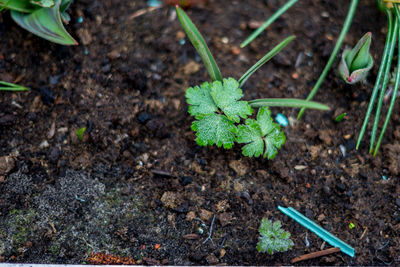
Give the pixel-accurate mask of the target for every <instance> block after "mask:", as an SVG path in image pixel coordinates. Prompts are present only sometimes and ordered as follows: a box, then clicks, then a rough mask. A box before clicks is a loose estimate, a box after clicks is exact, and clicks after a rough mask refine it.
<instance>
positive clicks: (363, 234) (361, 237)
mask: <svg viewBox="0 0 400 267" xmlns="http://www.w3.org/2000/svg"><path fill="white" fill-rule="evenodd" d="M367 230H368V227H366V228H365V230H364V232H363V233H362V234H361V236H360V238H359V240H361V239H363V237H364V236H365V233H366V232H367Z"/></svg>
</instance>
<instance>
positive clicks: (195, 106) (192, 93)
mask: <svg viewBox="0 0 400 267" xmlns="http://www.w3.org/2000/svg"><path fill="white" fill-rule="evenodd" d="M210 91H211V84H210V83H208V82H205V83H203V84H202V85H201V86H200V87H199V86H195V87H190V88H189V89H187V90H186V102H187V103H188V104H190V106H189V113H190V115H192V116H198V115H201V114H212V113H215V112H216V111H217V110H218V108H217V106H216V104H215V103H214V100H213V99H212V97H211V95H210Z"/></svg>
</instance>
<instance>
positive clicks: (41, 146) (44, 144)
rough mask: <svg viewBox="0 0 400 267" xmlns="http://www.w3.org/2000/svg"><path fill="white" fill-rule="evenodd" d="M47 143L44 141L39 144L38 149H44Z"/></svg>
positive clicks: (47, 145)
mask: <svg viewBox="0 0 400 267" xmlns="http://www.w3.org/2000/svg"><path fill="white" fill-rule="evenodd" d="M49 146H50V145H49V142H47V140H44V141H43V142H42V143H40V145H39V147H40V148H46V147H49Z"/></svg>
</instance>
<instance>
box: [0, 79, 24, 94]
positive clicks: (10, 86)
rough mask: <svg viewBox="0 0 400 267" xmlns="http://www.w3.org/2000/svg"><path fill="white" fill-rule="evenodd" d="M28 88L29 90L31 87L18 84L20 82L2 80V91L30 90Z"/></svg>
mask: <svg viewBox="0 0 400 267" xmlns="http://www.w3.org/2000/svg"><path fill="white" fill-rule="evenodd" d="M28 90H29V88H26V87H24V86H21V85H18V84H14V83H8V82H4V81H0V91H14V92H19V91H28Z"/></svg>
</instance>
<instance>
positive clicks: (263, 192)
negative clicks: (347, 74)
mask: <svg viewBox="0 0 400 267" xmlns="http://www.w3.org/2000/svg"><path fill="white" fill-rule="evenodd" d="M284 2H285V0H265V1H255V0H253V1H225V0H224V1H215V0H214V1H212V0H210V1H208V3H207V4H205V5H203V6H197V7H194V8H192V9H189V10H187V12H188V14H189V15H190V16H191V18H192V19H193V20H194V21H195V23H196V24H197V26H198V28H199V29H200V30H201V32H202V33H203V34H204V36H205V38H206V40H207V42H208V44H209V46H210V49H211V51H212V52H213V54H214V56H215V57H216V60H217V62H218V63H219V65H220V68H221V70H222V72H223V74H224V75H225V76H226V77H236V78H239V77H240V76H241V74H242V73H243V72H244V71H245V70H247V68H249V67H250V66H251V65H252V64H253V63H254V62H256V61H257V60H258V59H259V58H260V57H261V56H263V55H264V54H265V53H266V52H267V51H269V49H271V48H272V47H273V46H274V45H276V44H277V43H279V42H280V41H281V40H283V39H284V38H285V37H287V36H289V35H290V34H295V35H296V36H297V38H296V40H295V41H294V42H293V43H291V44H290V45H289V46H288V47H287V48H285V50H284V51H283V52H282V53H281V54H279V55H278V56H277V57H275V58H274V59H273V60H272V61H271V62H270V63H268V64H267V65H265V66H263V67H262V68H261V69H260V70H259V71H258V72H257V73H256V74H255V75H254V76H252V77H251V79H250V80H249V81H248V82H247V84H246V86H245V88H243V89H244V94H245V98H246V99H254V98H261V97H297V98H305V97H306V96H307V94H308V92H309V90H310V89H311V87H312V85H313V84H314V82H315V80H316V79H317V77H318V75H319V74H320V72H321V70H322V68H323V66H324V64H325V62H326V61H327V59H328V57H329V53H330V51H331V50H332V48H333V45H334V40H335V39H336V37H337V36H338V34H339V32H340V28H341V25H342V23H343V21H344V18H345V16H346V9H347V7H348V1H345V0H340V1H316V0H304V1H299V3H297V4H296V6H295V7H293V8H292V9H290V11H289V12H288V13H287V14H285V15H283V16H282V18H280V19H278V20H277V21H276V22H275V23H274V24H273V25H272V26H271V27H270V28H269V29H268V31H267V32H266V33H264V34H262V35H261V36H260V37H259V38H258V39H257V40H256V41H255V42H253V43H252V44H251V45H250V46H249V47H247V48H245V49H241V50H238V46H239V44H240V42H241V41H242V40H244V38H245V37H246V36H248V35H249V34H250V32H251V29H249V28H248V26H247V25H248V24H249V22H250V21H252V20H254V21H259V22H261V21H263V20H265V19H266V18H267V17H268V16H270V15H271V14H272V13H273V11H274V10H276V8H278V7H279V6H281V5H282V4H283V3H284ZM146 7H147V5H146V1H124V0H114V1H98V0H94V1H88V0H82V1H76V2H75V3H74V4H73V5H72V7H71V16H72V18H73V22H71V23H70V25H68V30H69V31H70V32H71V33H72V35H74V36H76V37H77V39H78V40H79V41H80V45H79V46H76V47H63V46H58V45H54V44H51V43H49V42H47V41H44V40H42V39H39V38H37V37H35V36H33V35H31V34H29V33H27V32H26V31H24V30H22V29H20V28H19V27H18V26H17V25H16V24H15V23H13V21H12V20H11V19H10V16H9V13H7V12H3V13H2V14H1V16H0V34H1V37H2V38H1V40H0V51H1V53H0V79H2V80H7V81H15V80H18V82H19V83H20V84H23V85H26V86H29V87H31V91H29V92H27V93H6V92H3V93H1V96H0V97H1V101H0V134H1V139H0V148H1V155H0V156H8V157H9V158H8V159H9V161H8V163H7V164H8V167H9V168H8V169H9V170H7V168H5V169H6V170H2V172H8V174H4V173H3V174H1V175H2V176H1V177H0V261H5V262H29V263H82V262H85V261H86V260H87V257H88V256H89V255H90V253H91V252H94V253H96V252H105V253H109V254H114V255H117V256H129V257H132V258H133V259H135V260H136V262H138V263H143V264H170V265H178V264H179V265H200V264H205V265H208V264H212V265H214V264H231V265H287V264H290V260H291V259H292V258H294V257H296V256H299V255H301V254H304V253H307V252H313V251H318V250H320V249H321V248H322V247H325V248H328V247H329V245H328V244H325V243H324V242H323V240H322V239H320V238H318V237H317V236H316V235H314V234H313V233H311V232H309V231H307V230H306V229H305V228H303V227H302V226H300V225H299V224H297V223H296V222H294V221H293V220H291V219H289V218H288V217H286V216H285V215H283V214H282V213H281V212H279V211H278V210H277V206H278V205H282V206H291V207H293V208H295V209H297V210H298V211H300V212H302V213H303V214H305V215H306V216H308V217H309V218H311V219H313V220H314V221H316V222H318V223H319V224H321V225H322V226H323V227H324V228H325V229H327V230H328V231H330V232H331V233H333V234H334V235H336V236H338V237H339V238H340V239H342V240H344V241H345V242H347V243H348V244H350V245H351V246H353V247H354V248H355V251H356V254H355V257H354V258H351V257H349V256H347V255H345V254H343V253H337V254H334V255H331V256H326V257H322V258H318V259H314V260H310V261H307V262H302V263H301V264H303V265H304V264H305V265H387V264H391V265H398V264H400V258H399V255H400V238H399V233H400V198H399V193H400V185H399V184H400V183H399V170H400V169H399V168H400V167H399V164H400V160H399V156H400V126H398V125H400V124H399V122H400V118H399V111H400V110H399V106H398V105H397V107H396V109H395V112H394V115H393V119H392V121H391V123H390V125H389V128H388V131H387V134H386V137H385V140H384V144H383V148H382V150H381V151H380V153H379V155H378V156H377V157H376V158H372V157H371V156H369V155H368V154H367V149H368V147H367V146H368V143H367V142H366V141H365V142H364V144H363V145H362V147H361V149H360V150H359V151H356V150H355V139H356V135H357V133H358V131H359V129H360V126H361V123H362V120H363V117H364V113H365V110H366V106H367V104H368V100H369V96H370V92H371V88H372V86H373V82H374V77H375V76H376V72H377V69H378V67H377V65H378V64H376V65H375V67H374V70H373V71H372V73H371V75H370V76H369V79H368V81H367V82H366V83H365V84H362V85H355V86H348V85H345V84H344V83H343V82H342V81H340V80H339V78H338V77H337V75H336V74H335V72H334V71H331V73H330V74H329V75H328V77H327V80H326V81H325V83H324V85H323V86H322V88H321V91H320V92H319V93H318V95H317V97H316V100H318V101H320V102H323V103H326V104H328V105H329V106H330V107H332V110H331V111H330V112H318V111H308V112H307V113H306V115H305V116H304V119H303V120H302V121H299V122H298V121H296V120H295V117H296V115H297V110H294V109H279V108H274V109H272V112H273V114H274V115H276V114H277V113H279V112H282V113H284V114H285V115H286V116H287V117H288V118H289V119H291V121H292V124H291V126H289V127H286V128H284V131H285V134H286V136H287V141H286V144H285V146H284V147H283V149H282V150H281V151H280V152H279V154H278V156H277V157H276V158H275V159H274V160H272V161H267V160H265V159H250V158H245V157H243V156H242V155H241V151H240V146H235V147H234V149H232V150H223V149H218V148H216V147H199V146H197V145H196V143H195V141H194V137H195V136H194V134H193V132H191V130H190V124H191V122H192V120H193V118H191V117H190V116H189V115H188V113H187V105H186V103H185V97H184V92H185V89H186V88H188V87H189V86H193V85H197V84H200V83H202V82H203V81H207V80H209V77H208V76H207V73H206V71H205V69H204V67H203V66H202V64H201V62H200V59H199V57H198V56H197V55H196V53H195V50H194V49H193V48H192V46H191V45H190V43H189V42H188V40H186V43H185V44H183V45H182V44H181V43H180V40H181V38H182V34H183V32H182V29H181V26H180V24H179V22H178V21H177V19H176V14H175V12H174V9H173V8H172V7H164V8H161V9H158V10H155V11H152V12H150V13H147V14H145V15H142V16H140V17H136V18H131V16H132V14H134V13H135V12H136V11H138V10H140V9H143V8H146ZM79 16H82V17H83V22H82V23H78V22H77V18H78V17H79ZM385 25H386V20H385V18H384V16H383V15H382V14H381V13H379V11H378V10H377V9H376V7H375V1H374V0H364V1H360V4H359V7H358V11H357V14H356V16H355V19H354V23H353V25H352V27H351V29H350V34H349V35H348V37H347V38H346V40H345V43H346V44H347V45H354V44H355V43H356V41H357V40H358V39H359V38H360V37H361V36H362V35H363V34H364V33H365V32H367V31H371V32H372V33H373V45H372V53H373V55H374V59H375V61H376V62H379V61H380V60H379V59H380V53H381V51H382V48H383V44H384V41H385V36H384V34H385ZM238 51H239V52H240V53H239V54H238V53H237V52H238ZM299 57H302V60H298V59H299ZM296 61H297V64H296V65H295V62H296ZM294 74H295V75H294ZM296 75H297V76H298V77H296ZM342 112H347V114H348V116H347V117H346V119H345V120H343V121H342V122H340V123H334V122H333V118H334V116H336V115H338V114H340V113H342ZM84 126H85V127H87V130H86V132H85V133H84V136H83V140H82V141H79V140H78V138H77V136H76V130H77V129H79V128H81V127H84ZM368 137H369V133H368V136H367V138H365V140H367V139H368ZM341 148H342V149H343V148H344V149H345V150H346V155H343V153H342V152H341ZM2 160H3V161H4V160H5V158H2ZM12 163H14V164H12ZM2 164H5V163H4V162H3V163H2ZM2 167H4V166H2ZM383 177H386V179H383ZM213 216H215V218H216V219H215V224H214V228H213V235H212V242H211V241H207V242H204V241H205V240H206V238H207V236H208V233H209V230H210V225H211V221H212V218H213ZM262 217H267V218H269V219H272V220H281V221H282V222H283V227H284V228H285V229H286V230H288V231H289V232H291V234H292V239H293V241H294V243H295V246H294V247H293V249H292V250H290V251H288V252H285V253H277V254H274V255H272V256H270V255H268V254H261V253H258V252H257V251H256V249H255V247H256V243H257V238H258V231H257V228H258V226H259V223H260V221H261V218H262ZM350 223H353V224H354V225H355V227H354V228H353V229H349V224H350ZM200 228H201V230H200ZM201 231H203V232H204V233H203V234H201V233H200V232H201ZM188 234H195V235H191V236H189V237H194V238H196V237H197V239H188V238H187V236H186V235H188ZM157 244H160V245H161V246H160V247H159V248H158V249H156V245H157ZM157 247H158V245H157Z"/></svg>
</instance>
